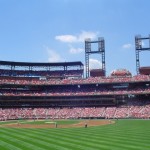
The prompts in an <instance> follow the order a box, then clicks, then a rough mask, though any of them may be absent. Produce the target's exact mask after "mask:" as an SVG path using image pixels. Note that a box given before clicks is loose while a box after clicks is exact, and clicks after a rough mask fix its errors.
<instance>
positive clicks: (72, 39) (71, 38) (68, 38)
mask: <svg viewBox="0 0 150 150" xmlns="http://www.w3.org/2000/svg"><path fill="white" fill-rule="evenodd" d="M97 35H98V32H90V31H89V32H88V31H82V32H81V33H80V34H78V35H69V34H66V35H57V36H55V39H56V40H59V41H61V42H66V43H77V42H84V40H85V39H87V38H91V39H95V38H96V37H97Z"/></svg>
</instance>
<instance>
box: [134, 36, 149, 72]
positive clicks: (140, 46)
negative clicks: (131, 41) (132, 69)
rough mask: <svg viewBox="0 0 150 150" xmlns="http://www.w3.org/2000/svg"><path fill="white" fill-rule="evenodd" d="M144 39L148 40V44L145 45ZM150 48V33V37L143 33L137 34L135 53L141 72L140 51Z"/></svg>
mask: <svg viewBox="0 0 150 150" xmlns="http://www.w3.org/2000/svg"><path fill="white" fill-rule="evenodd" d="M144 41H148V44H147V45H146V46H144ZM149 50H150V35H149V36H148V37H141V35H137V36H135V54H136V71H137V74H139V68H140V59H139V52H142V51H149Z"/></svg>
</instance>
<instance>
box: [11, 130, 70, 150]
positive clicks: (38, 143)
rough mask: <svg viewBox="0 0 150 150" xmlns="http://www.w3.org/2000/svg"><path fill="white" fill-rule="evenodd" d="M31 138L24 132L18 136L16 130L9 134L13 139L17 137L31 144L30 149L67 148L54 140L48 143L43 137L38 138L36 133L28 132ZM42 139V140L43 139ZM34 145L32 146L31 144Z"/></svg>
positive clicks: (57, 149)
mask: <svg viewBox="0 0 150 150" xmlns="http://www.w3.org/2000/svg"><path fill="white" fill-rule="evenodd" d="M29 133H30V134H31V135H32V137H33V138H31V137H29V136H28V135H29V134H26V135H25V133H21V132H20V135H19V136H18V133H17V132H12V133H11V134H10V135H11V137H12V138H13V139H15V141H16V140H17V141H18V138H19V139H21V140H20V142H21V141H23V142H24V143H25V142H26V143H27V144H30V145H31V148H30V149H33V150H35V149H38V150H40V149H41V150H44V149H53V150H54V149H56V150H59V149H62V150H69V149H67V148H65V147H63V146H60V143H59V145H57V143H56V142H54V144H52V143H48V142H46V140H45V138H38V135H34V134H32V133H31V132H29ZM43 140H44V141H43ZM32 145H33V146H34V145H35V146H34V147H33V146H32Z"/></svg>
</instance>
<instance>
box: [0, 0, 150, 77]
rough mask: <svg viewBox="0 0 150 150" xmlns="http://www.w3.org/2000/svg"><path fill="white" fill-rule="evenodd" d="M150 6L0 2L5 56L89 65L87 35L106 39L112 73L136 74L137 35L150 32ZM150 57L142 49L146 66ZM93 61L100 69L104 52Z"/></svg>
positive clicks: (123, 1) (84, 0) (86, 0)
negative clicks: (79, 62)
mask: <svg viewBox="0 0 150 150" xmlns="http://www.w3.org/2000/svg"><path fill="white" fill-rule="evenodd" d="M149 9H150V1H149V0H0V60H5V61H25V62H59V61H61V62H63V61H67V62H68V61H82V62H83V63H85V61H84V60H85V53H84V51H85V50H84V39H85V38H91V39H92V40H95V39H97V38H98V37H104V39H105V43H106V45H105V50H106V72H107V75H109V74H110V72H111V71H112V70H114V69H120V68H126V69H127V70H129V71H131V72H132V74H133V75H135V74H136V64H135V46H134V45H135V42H134V38H135V35H137V34H141V36H143V37H145V36H148V35H149V34H150V15H149V13H150V10H149ZM92 46H93V48H94V49H95V48H96V47H97V45H95V44H94V45H92ZM149 58H150V53H149V52H148V51H147V52H143V53H140V62H141V66H149V65H150V64H149ZM90 65H91V67H92V68H99V67H100V66H101V55H91V56H90Z"/></svg>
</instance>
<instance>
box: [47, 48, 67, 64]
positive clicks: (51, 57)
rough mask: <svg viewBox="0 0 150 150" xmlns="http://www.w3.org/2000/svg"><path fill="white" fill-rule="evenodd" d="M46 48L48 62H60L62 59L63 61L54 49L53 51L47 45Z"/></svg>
mask: <svg viewBox="0 0 150 150" xmlns="http://www.w3.org/2000/svg"><path fill="white" fill-rule="evenodd" d="M46 49H47V52H48V61H49V62H62V61H64V60H63V58H61V56H60V55H59V54H58V53H57V52H56V51H54V50H53V49H50V48H48V47H47V48H46Z"/></svg>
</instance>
